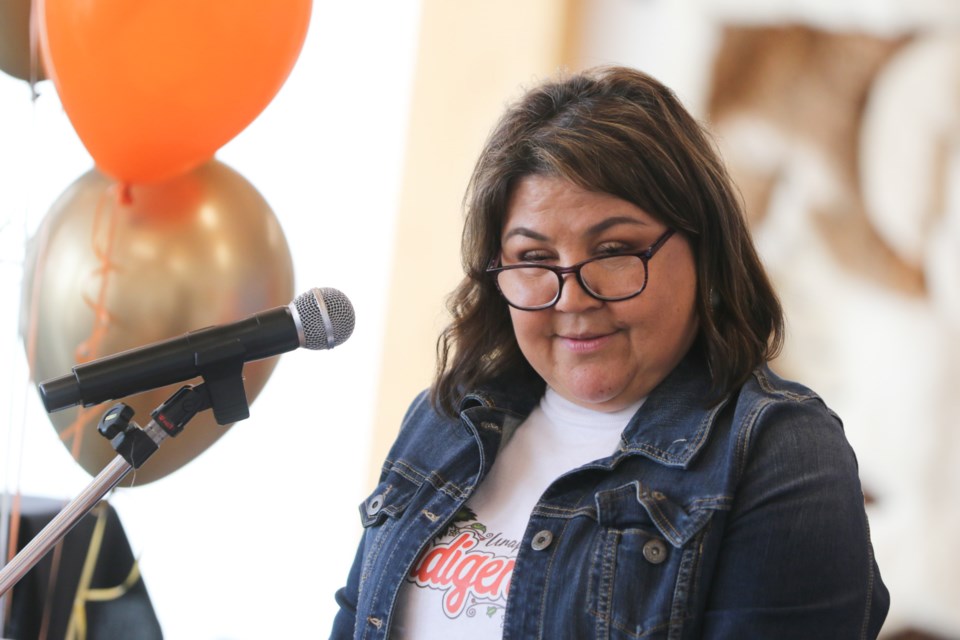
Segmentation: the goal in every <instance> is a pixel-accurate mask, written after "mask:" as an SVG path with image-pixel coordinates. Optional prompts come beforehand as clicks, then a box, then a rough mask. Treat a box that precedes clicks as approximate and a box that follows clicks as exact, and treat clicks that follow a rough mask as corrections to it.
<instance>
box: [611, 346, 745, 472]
mask: <svg viewBox="0 0 960 640" xmlns="http://www.w3.org/2000/svg"><path fill="white" fill-rule="evenodd" d="M710 387H711V379H710V372H709V369H708V367H707V364H706V361H705V360H704V359H703V357H702V355H700V354H699V353H698V352H697V350H696V349H693V350H691V352H690V353H688V354H687V356H686V357H685V358H684V359H683V360H681V361H680V364H678V365H677V366H676V367H675V368H674V370H673V371H671V372H670V374H669V375H668V376H667V377H666V378H665V379H664V380H663V382H661V383H660V384H659V385H658V386H657V387H656V388H655V389H654V390H653V391H652V392H651V393H650V396H649V397H648V398H647V401H646V402H644V403H643V406H642V407H640V410H639V411H637V413H636V414H635V415H634V416H633V418H631V420H630V422H629V423H628V424H627V427H626V429H624V431H623V435H622V436H621V442H620V446H621V449H622V450H623V451H624V452H625V453H639V454H641V455H643V456H646V457H647V458H650V459H651V460H655V461H657V462H660V463H662V464H664V465H666V466H669V467H684V468H685V467H687V466H688V465H689V464H690V462H691V461H692V460H693V458H694V456H696V454H697V452H698V451H699V450H700V448H701V447H702V446H703V444H704V442H706V440H707V436H708V435H709V434H710V429H711V427H712V426H713V423H714V421H715V420H716V417H717V415H718V414H719V413H720V411H721V410H722V409H723V408H724V407H725V406H726V405H727V403H728V402H729V396H725V397H724V398H722V399H721V400H720V402H718V403H716V404H714V405H713V406H707V402H708V398H709V397H710Z"/></svg>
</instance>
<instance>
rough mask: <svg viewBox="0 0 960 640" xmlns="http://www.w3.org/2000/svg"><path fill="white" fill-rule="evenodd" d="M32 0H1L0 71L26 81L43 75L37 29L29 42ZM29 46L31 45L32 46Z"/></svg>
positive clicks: (35, 79)
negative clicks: (32, 40) (32, 39)
mask: <svg viewBox="0 0 960 640" xmlns="http://www.w3.org/2000/svg"><path fill="white" fill-rule="evenodd" d="M31 5H32V2H31V0H0V71H6V72H7V73H8V74H10V75H11V76H13V77H14V78H19V79H20V80H26V81H27V82H38V81H40V80H44V79H45V78H46V74H45V73H44V71H43V63H42V61H41V60H40V47H39V42H38V34H37V30H34V34H33V35H34V42H32V43H31V42H30V35H31V34H30V31H31V25H30V11H31ZM31 45H32V46H31Z"/></svg>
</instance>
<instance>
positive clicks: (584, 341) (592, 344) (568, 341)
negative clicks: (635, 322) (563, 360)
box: [558, 333, 614, 353]
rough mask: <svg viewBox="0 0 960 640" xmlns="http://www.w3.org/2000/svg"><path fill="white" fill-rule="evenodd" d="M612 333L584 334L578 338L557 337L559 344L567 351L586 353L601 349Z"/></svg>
mask: <svg viewBox="0 0 960 640" xmlns="http://www.w3.org/2000/svg"><path fill="white" fill-rule="evenodd" d="M613 335H614V334H613V333H604V334H584V335H579V336H563V335H561V336H558V337H559V338H560V342H561V343H562V344H563V345H564V346H565V347H566V348H567V349H569V350H571V351H575V352H577V353H587V352H590V351H596V350H598V349H601V348H603V347H604V346H605V345H606V344H607V343H608V342H609V341H610V340H611V338H612V336H613Z"/></svg>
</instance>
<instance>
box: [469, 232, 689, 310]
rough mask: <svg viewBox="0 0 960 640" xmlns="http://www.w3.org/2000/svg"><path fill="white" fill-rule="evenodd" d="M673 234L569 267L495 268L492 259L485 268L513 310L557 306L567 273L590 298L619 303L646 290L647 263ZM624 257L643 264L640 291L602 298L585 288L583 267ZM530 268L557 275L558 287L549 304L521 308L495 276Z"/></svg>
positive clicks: (494, 260) (665, 233) (519, 264)
mask: <svg viewBox="0 0 960 640" xmlns="http://www.w3.org/2000/svg"><path fill="white" fill-rule="evenodd" d="M674 233H676V229H672V228H670V229H667V230H666V231H664V232H663V235H661V236H660V237H659V238H657V240H656V241H655V242H654V243H653V244H652V245H650V246H649V247H647V248H646V249H644V250H643V251H638V252H636V253H614V254H610V255H603V256H595V257H593V258H587V259H586V260H583V261H582V262H578V263H577V264H575V265H572V266H570V267H554V266H552V265H548V264H532V263H529V262H521V263H518V264H509V265H506V266H502V265H501V266H495V265H496V264H497V263H498V262H499V261H500V259H499V258H494V259H493V260H491V261H490V266H489V267H487V270H486V272H487V273H489V274H491V275H493V282H494V284H495V285H497V290H498V291H500V295H502V296H503V299H504V300H506V302H507V304H508V305H510V306H511V307H513V308H514V309H519V310H521V311H540V310H541V309H549V308H550V307H552V306H554V305H555V304H557V302H559V301H560V296H562V295H563V283H564V282H566V278H564V277H563V276H564V275H566V274H568V273H572V274H574V275H575V276H576V278H577V282H579V283H580V286H581V287H582V288H583V290H584V291H586V292H587V295H589V296H590V297H591V298H595V299H596V300H601V301H603V302H620V301H621V300H629V299H630V298H636V297H637V296H638V295H640V294H641V293H643V292H644V290H645V289H646V288H647V282H648V281H649V280H650V266H649V264H648V263H649V262H650V260H651V259H652V258H653V256H655V255H656V253H657V251H659V250H660V247H662V246H663V245H664V244H665V243H666V242H667V240H669V239H670V237H671V236H672V235H673V234H674ZM624 256H633V257H636V258H640V260H641V261H642V262H643V285H642V286H641V287H640V290H639V291H637V292H636V293H631V294H630V295H626V296H602V295H600V294H598V293H596V292H594V291H593V290H592V289H591V288H590V287H588V286H587V283H586V282H584V281H583V276H582V275H581V273H580V270H581V269H583V266H584V265H586V264H590V263H591V262H596V261H597V260H604V259H607V258H621V257H624ZM530 267H536V268H538V269H546V270H547V271H552V272H553V273H555V274H556V275H557V280H559V281H560V285H559V286H558V287H557V295H555V296H554V297H553V300H551V301H550V302H547V303H545V304H541V305H537V306H534V307H521V306H520V305H516V304H514V303H512V302H510V299H509V298H507V296H506V295H505V294H504V293H503V289H501V288H500V280H499V277H498V275H497V274H499V273H500V272H502V271H510V270H513V269H529V268H530Z"/></svg>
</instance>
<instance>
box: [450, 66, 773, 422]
mask: <svg viewBox="0 0 960 640" xmlns="http://www.w3.org/2000/svg"><path fill="white" fill-rule="evenodd" d="M528 175H545V176H552V177H559V178H563V179H565V180H569V181H570V182H572V183H574V184H576V185H578V186H580V187H581V188H584V189H588V190H591V191H597V192H603V193H608V194H611V195H613V196H616V197H618V198H620V199H622V200H626V201H628V202H631V203H633V204H634V205H636V206H638V207H640V208H641V209H643V210H645V211H647V212H648V213H650V214H651V215H653V216H654V217H656V218H658V219H659V220H661V221H662V222H663V223H664V224H666V225H668V226H670V227H674V228H675V229H677V230H678V231H681V232H682V233H684V234H685V235H686V236H687V238H688V239H689V241H690V245H691V247H692V248H693V255H694V260H695V261H696V268H697V287H698V291H697V313H698V316H699V318H700V333H699V336H698V341H697V345H698V347H699V348H700V349H702V350H703V353H704V355H705V357H706V360H707V363H708V365H709V367H710V371H711V377H712V381H713V390H714V397H713V398H711V399H710V400H711V401H717V400H719V399H720V398H721V397H723V396H724V395H725V394H727V393H728V392H730V391H732V390H734V389H735V388H737V387H739V386H740V385H741V384H743V382H744V381H745V380H746V379H747V378H748V377H749V375H750V372H751V371H752V370H753V369H754V368H755V367H757V366H758V365H759V364H761V363H762V362H765V361H767V360H770V359H771V358H773V357H774V356H775V355H776V354H777V353H778V352H779V350H780V348H781V346H782V343H783V312H782V310H781V307H780V302H779V300H778V299H777V296H776V294H775V293H774V291H773V288H772V286H771V285H770V281H769V279H768V278H767V275H766V273H765V272H764V269H763V266H762V264H761V263H760V259H759V257H758V256H757V252H756V250H755V248H754V246H753V242H752V240H751V239H750V234H749V231H748V229H747V226H746V222H745V220H744V216H743V212H742V208H741V204H740V200H739V198H738V194H737V192H736V190H735V188H734V186H733V184H732V182H731V180H730V177H729V176H728V174H727V171H726V169H725V167H724V165H723V163H722V161H721V160H720V157H719V154H718V153H717V151H716V149H715V148H714V146H713V144H712V140H711V139H710V138H709V136H708V135H707V134H706V133H705V131H704V130H703V128H702V127H701V126H700V125H699V124H698V123H697V122H696V120H694V119H693V117H691V116H690V114H689V113H687V111H686V110H685V109H684V108H683V106H682V105H681V104H680V102H679V100H678V99H677V98H676V96H675V95H674V94H673V92H672V91H671V90H670V89H668V88H667V87H665V86H664V85H662V84H661V83H659V82H657V81H656V80H654V79H653V78H651V77H650V76H648V75H646V74H644V73H642V72H639V71H636V70H633V69H627V68H622V67H601V68H596V69H591V70H589V71H585V72H583V73H579V74H576V75H572V76H569V77H567V78H560V79H558V80H556V81H551V82H547V83H544V84H542V85H540V86H538V87H535V88H533V89H532V90H530V91H528V92H527V93H526V94H525V95H524V96H523V97H522V98H521V99H520V100H519V101H518V102H516V103H515V104H514V105H512V106H511V107H509V108H508V109H507V111H506V113H505V114H504V115H503V116H502V117H501V119H500V121H499V122H498V123H497V125H496V126H495V127H494V130H493V132H492V133H491V135H490V137H489V139H488V140H487V142H486V145H485V146H484V148H483V151H482V152H481V154H480V157H479V159H478V161H477V164H476V166H475V167H474V170H473V175H472V177H471V179H470V183H469V186H468V189H467V192H466V195H465V196H464V208H465V211H466V220H465V224H464V230H463V239H462V245H461V257H462V261H463V267H464V271H465V273H466V276H465V277H464V279H463V281H462V282H461V283H460V285H459V286H458V287H457V288H456V289H455V290H454V291H453V293H452V294H451V295H450V297H449V299H448V308H449V310H450V312H451V314H452V317H453V320H452V322H451V323H450V325H449V326H448V327H447V328H446V329H445V330H444V331H443V333H442V334H441V335H440V338H439V340H438V342H437V372H436V378H435V380H434V385H433V388H432V392H431V399H432V400H433V403H434V405H435V406H437V407H438V408H439V409H440V410H442V411H444V412H446V413H448V414H451V415H455V413H456V410H457V405H458V404H459V401H460V397H461V395H462V394H463V392H464V391H467V390H470V389H474V388H476V387H477V386H479V385H483V384H484V383H486V382H490V381H491V380H493V379H494V378H497V377H500V376H504V375H512V376H521V377H522V378H523V379H526V380H539V377H538V376H537V374H536V373H535V372H534V371H533V369H532V367H530V365H529V363H527V361H526V359H525V358H524V357H523V354H522V353H521V352H520V348H519V346H518V345H517V341H516V338H515V336H514V333H513V327H512V324H511V321H510V315H509V311H508V308H507V305H506V302H504V300H503V298H502V297H501V296H500V293H499V291H498V290H497V288H496V285H495V284H494V281H493V279H492V278H490V277H489V275H488V274H486V273H485V269H486V267H487V266H488V265H489V263H490V261H491V259H492V258H494V257H496V256H498V255H499V253H500V234H501V231H502V228H503V224H504V220H505V219H506V214H507V203H508V200H509V198H510V195H511V192H512V189H513V187H514V185H515V184H516V183H517V181H518V179H520V178H522V177H524V176H528ZM695 348H697V347H695ZM541 384H542V381H541Z"/></svg>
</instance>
